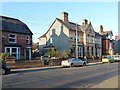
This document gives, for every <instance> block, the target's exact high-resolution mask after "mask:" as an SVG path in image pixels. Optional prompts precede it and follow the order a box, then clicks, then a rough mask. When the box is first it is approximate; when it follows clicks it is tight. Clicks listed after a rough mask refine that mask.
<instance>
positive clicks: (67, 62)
mask: <svg viewBox="0 0 120 90" xmlns="http://www.w3.org/2000/svg"><path fill="white" fill-rule="evenodd" d="M61 65H62V66H63V67H74V66H84V65H87V63H86V62H85V61H82V60H81V59H76V58H70V59H67V60H63V61H62V62H61Z"/></svg>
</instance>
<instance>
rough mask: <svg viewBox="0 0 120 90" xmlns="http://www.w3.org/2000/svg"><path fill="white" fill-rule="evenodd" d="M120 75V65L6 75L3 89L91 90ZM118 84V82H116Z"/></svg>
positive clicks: (100, 65) (112, 64) (111, 64)
mask: <svg viewBox="0 0 120 90" xmlns="http://www.w3.org/2000/svg"><path fill="white" fill-rule="evenodd" d="M117 75H118V63H110V64H99V65H92V66H84V67H73V68H59V69H50V70H37V71H31V72H18V73H13V74H9V75H4V76H3V77H2V79H3V82H2V83H3V84H2V87H3V88H89V87H92V86H94V85H97V84H99V83H100V82H102V81H104V80H106V79H108V78H111V77H113V76H117ZM116 83H117V81H116Z"/></svg>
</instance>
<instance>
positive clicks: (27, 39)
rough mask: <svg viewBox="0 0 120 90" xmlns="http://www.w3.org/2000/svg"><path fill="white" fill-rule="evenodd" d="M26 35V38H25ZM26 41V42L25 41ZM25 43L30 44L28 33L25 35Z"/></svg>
mask: <svg viewBox="0 0 120 90" xmlns="http://www.w3.org/2000/svg"><path fill="white" fill-rule="evenodd" d="M27 37H28V38H27ZM27 41H28V42H27ZM26 44H30V36H29V35H27V36H26Z"/></svg>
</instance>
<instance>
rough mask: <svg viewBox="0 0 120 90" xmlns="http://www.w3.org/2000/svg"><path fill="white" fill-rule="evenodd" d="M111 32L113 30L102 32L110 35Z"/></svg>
mask: <svg viewBox="0 0 120 90" xmlns="http://www.w3.org/2000/svg"><path fill="white" fill-rule="evenodd" d="M110 34H113V33H112V31H111V30H110V31H104V32H102V35H110Z"/></svg>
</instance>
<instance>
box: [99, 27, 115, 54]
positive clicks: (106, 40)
mask: <svg viewBox="0 0 120 90" xmlns="http://www.w3.org/2000/svg"><path fill="white" fill-rule="evenodd" d="M99 34H100V35H101V36H102V55H114V43H113V38H112V36H113V32H112V30H109V31H104V30H103V26H102V25H100V30H99Z"/></svg>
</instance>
